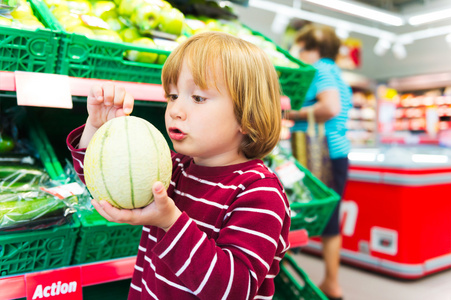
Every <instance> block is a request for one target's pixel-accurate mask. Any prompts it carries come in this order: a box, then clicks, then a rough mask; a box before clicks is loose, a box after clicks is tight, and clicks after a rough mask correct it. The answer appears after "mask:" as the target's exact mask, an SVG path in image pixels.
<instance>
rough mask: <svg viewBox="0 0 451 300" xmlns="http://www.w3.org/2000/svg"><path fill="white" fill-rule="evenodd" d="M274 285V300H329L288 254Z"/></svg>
mask: <svg viewBox="0 0 451 300" xmlns="http://www.w3.org/2000/svg"><path fill="white" fill-rule="evenodd" d="M274 284H275V288H276V290H275V294H274V297H273V299H274V300H327V297H326V296H325V295H324V293H323V292H322V291H321V290H320V289H319V288H318V287H317V286H316V285H315V284H314V283H313V282H312V281H311V280H310V279H309V277H308V276H307V274H306V273H305V272H304V271H303V270H302V269H301V268H300V267H299V266H298V265H297V264H296V261H295V260H294V259H293V257H291V256H290V255H289V254H288V253H286V254H285V256H284V258H283V259H282V261H281V262H280V272H279V274H278V275H277V276H276V277H275V279H274Z"/></svg>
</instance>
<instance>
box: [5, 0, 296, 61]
mask: <svg viewBox="0 0 451 300" xmlns="http://www.w3.org/2000/svg"><path fill="white" fill-rule="evenodd" d="M0 1H7V2H8V7H9V9H5V10H0V26H13V27H19V28H24V29H30V30H35V29H37V28H45V27H44V25H43V24H42V23H41V22H40V21H39V20H38V18H37V17H36V16H35V15H34V14H33V10H32V8H31V6H30V3H29V2H27V1H26V0H0ZM40 1H43V2H44V5H45V6H46V7H47V8H48V10H49V11H50V12H51V14H52V16H53V17H54V18H55V21H56V23H58V24H59V26H60V27H61V28H62V29H63V30H65V31H66V32H67V33H76V34H79V35H83V36H86V37H88V38H90V39H97V40H103V41H109V42H115V43H131V44H134V45H139V46H143V47H146V48H152V49H159V50H165V51H172V50H173V49H174V48H175V47H177V46H178V45H179V43H180V42H182V41H184V40H185V39H186V38H187V37H190V36H192V35H194V34H196V33H199V32H204V31H211V30H213V31H223V32H227V33H230V34H233V35H236V36H239V37H241V38H243V39H245V40H247V41H249V42H252V43H254V44H256V45H257V46H259V47H261V48H262V49H264V50H265V52H266V53H267V54H268V56H269V57H270V59H271V60H272V62H273V63H274V65H277V66H284V67H289V68H298V67H299V65H297V64H296V63H294V62H292V61H290V60H289V59H288V58H287V57H286V55H285V54H283V53H281V52H279V51H278V50H277V47H276V45H275V44H274V43H273V42H271V41H269V40H267V39H265V38H264V37H263V36H261V35H257V34H254V33H253V32H252V31H251V30H249V29H248V28H247V27H245V26H243V24H241V23H240V22H239V21H238V20H236V16H234V15H233V13H232V12H231V8H230V7H226V8H222V7H220V6H219V4H218V3H217V2H215V1H190V2H188V4H189V5H188V4H186V3H177V1H174V5H172V4H171V3H170V2H167V1H165V0H91V1H90V0H34V2H36V3H39V2H40ZM191 2H192V3H191ZM177 7H179V8H180V9H181V10H183V11H184V12H185V13H183V12H182V11H181V10H180V9H179V8H177ZM212 16H213V17H212ZM47 21H48V20H47ZM124 56H125V57H126V58H127V59H128V60H130V61H138V62H144V63H152V64H163V63H164V61H165V58H166V57H167V55H158V54H156V53H149V52H142V53H140V52H137V51H126V52H125V53H124Z"/></svg>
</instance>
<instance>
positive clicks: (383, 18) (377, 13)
mask: <svg viewBox="0 0 451 300" xmlns="http://www.w3.org/2000/svg"><path fill="white" fill-rule="evenodd" d="M305 1H307V2H310V3H314V4H317V5H320V6H324V7H327V8H331V9H333V10H337V11H340V12H344V13H347V14H351V15H354V16H357V17H360V18H365V19H370V20H374V21H378V22H381V23H384V24H388V25H394V26H401V25H404V19H403V18H402V17H401V16H399V15H396V14H391V13H387V12H384V11H382V10H378V9H374V8H372V7H370V6H363V5H360V4H358V3H354V2H350V1H342V0H305Z"/></svg>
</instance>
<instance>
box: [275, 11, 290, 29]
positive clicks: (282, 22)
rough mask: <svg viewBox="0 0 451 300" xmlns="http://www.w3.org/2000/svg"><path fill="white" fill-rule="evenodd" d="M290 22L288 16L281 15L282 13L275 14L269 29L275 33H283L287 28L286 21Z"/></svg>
mask: <svg viewBox="0 0 451 300" xmlns="http://www.w3.org/2000/svg"><path fill="white" fill-rule="evenodd" d="M289 22H290V18H289V17H287V16H285V15H282V14H276V16H275V17H274V20H273V21H272V24H271V30H272V32H274V33H276V34H283V33H284V32H285V30H286V29H287V26H288V23H289Z"/></svg>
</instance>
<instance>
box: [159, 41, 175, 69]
mask: <svg viewBox="0 0 451 300" xmlns="http://www.w3.org/2000/svg"><path fill="white" fill-rule="evenodd" d="M153 41H154V42H155V45H156V46H157V49H159V50H165V51H169V52H171V51H173V50H174V49H175V48H177V47H178V46H179V43H178V42H176V41H170V40H166V39H159V38H155V39H154V40H153ZM167 58H168V55H166V54H158V58H157V61H156V64H159V65H162V64H164V62H165V61H166V59H167Z"/></svg>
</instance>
